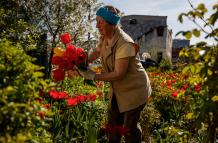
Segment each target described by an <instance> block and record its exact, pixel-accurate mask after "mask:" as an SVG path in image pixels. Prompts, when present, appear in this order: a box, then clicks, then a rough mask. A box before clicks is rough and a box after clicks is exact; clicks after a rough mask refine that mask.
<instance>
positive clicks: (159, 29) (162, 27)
mask: <svg viewBox="0 0 218 143" xmlns="http://www.w3.org/2000/svg"><path fill="white" fill-rule="evenodd" d="M163 34H164V26H158V27H157V35H158V36H163Z"/></svg>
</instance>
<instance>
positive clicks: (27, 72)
mask: <svg viewBox="0 0 218 143" xmlns="http://www.w3.org/2000/svg"><path fill="white" fill-rule="evenodd" d="M31 61H32V59H31V57H29V56H27V55H26V54H25V52H24V51H23V50H22V48H21V47H20V45H16V46H13V45H12V43H11V42H9V41H7V40H1V41H0V126H1V128H0V142H12V143H13V142H26V141H30V140H31V139H32V138H33V136H35V137H36V138H40V137H39V136H37V135H36V130H34V129H36V128H38V127H40V126H41V121H40V118H39V117H38V116H37V112H39V111H40V110H41V108H40V106H39V103H38V102H37V101H36V100H35V99H36V98H37V97H38V96H39V92H40V91H41V90H46V87H47V83H46V82H45V81H44V80H42V76H43V74H42V73H41V72H39V70H40V69H41V68H40V67H38V66H36V65H34V64H32V63H31Z"/></svg>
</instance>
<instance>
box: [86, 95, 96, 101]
mask: <svg viewBox="0 0 218 143" xmlns="http://www.w3.org/2000/svg"><path fill="white" fill-rule="evenodd" d="M88 98H89V100H90V101H95V100H96V95H94V94H90V95H89V96H88Z"/></svg>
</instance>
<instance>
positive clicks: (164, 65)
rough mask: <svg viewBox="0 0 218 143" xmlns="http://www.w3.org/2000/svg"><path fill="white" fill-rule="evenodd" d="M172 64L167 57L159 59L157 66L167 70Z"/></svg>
mask: <svg viewBox="0 0 218 143" xmlns="http://www.w3.org/2000/svg"><path fill="white" fill-rule="evenodd" d="M172 66H173V64H172V62H171V61H170V60H169V59H162V60H161V61H160V65H159V67H160V68H162V69H163V70H169V69H171V68H172Z"/></svg>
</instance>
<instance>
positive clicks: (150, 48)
mask: <svg viewBox="0 0 218 143" xmlns="http://www.w3.org/2000/svg"><path fill="white" fill-rule="evenodd" d="M137 43H138V44H139V45H140V52H139V54H140V55H142V53H144V52H147V53H149V54H150V55H151V59H153V60H155V61H157V62H158V60H159V55H160V54H162V57H163V58H164V59H169V60H171V58H172V34H171V31H169V30H168V29H167V27H165V28H164V33H163V36H158V34H157V29H155V30H154V31H153V32H152V33H149V34H148V35H143V36H142V38H140V39H139V40H137Z"/></svg>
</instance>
